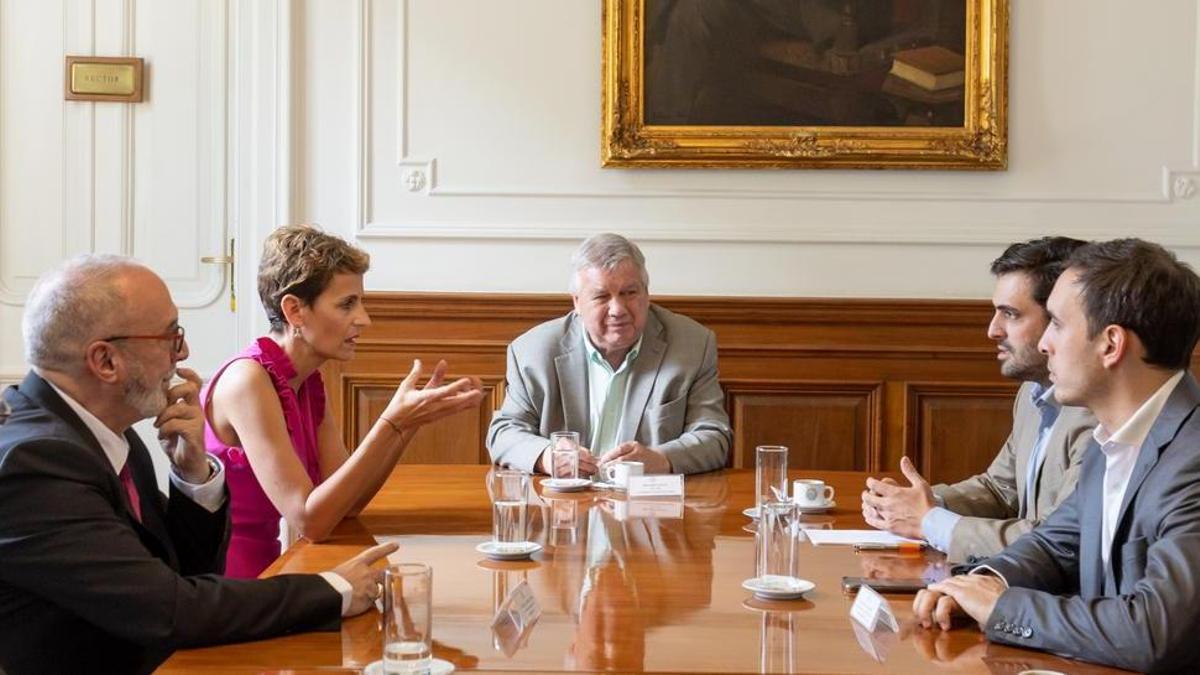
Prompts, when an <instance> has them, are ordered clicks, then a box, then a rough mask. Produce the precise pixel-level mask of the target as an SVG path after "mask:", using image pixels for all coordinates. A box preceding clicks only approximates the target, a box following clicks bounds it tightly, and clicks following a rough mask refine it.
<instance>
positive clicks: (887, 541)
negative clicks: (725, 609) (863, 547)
mask: <svg viewBox="0 0 1200 675" xmlns="http://www.w3.org/2000/svg"><path fill="white" fill-rule="evenodd" d="M804 534H805V535H807V536H808V540H809V541H811V542H812V543H813V544H814V545H815V546H821V545H822V544H842V545H846V546H852V545H854V544H884V545H896V544H903V543H912V544H920V543H922V542H921V540H920V539H907V538H905V537H898V536H896V535H894V534H892V533H891V532H884V531H883V530H804Z"/></svg>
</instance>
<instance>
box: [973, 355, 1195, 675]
mask: <svg viewBox="0 0 1200 675" xmlns="http://www.w3.org/2000/svg"><path fill="white" fill-rule="evenodd" d="M1197 406H1200V386H1198V385H1197V383H1196V380H1195V379H1194V378H1193V377H1192V376H1191V375H1190V374H1189V375H1185V376H1184V378H1183V379H1182V380H1181V381H1180V382H1179V384H1178V385H1177V386H1176V387H1175V390H1174V391H1173V392H1172V393H1171V396H1170V398H1169V399H1168V400H1167V404H1166V406H1165V407H1164V408H1163V410H1162V412H1161V413H1159V416H1158V419H1157V420H1156V421H1155V423H1154V426H1153V427H1152V428H1151V430H1150V434H1149V435H1148V436H1147V437H1146V440H1145V442H1144V443H1143V444H1142V447H1141V449H1140V451H1139V454H1138V458H1137V462H1136V464H1135V465H1134V468H1133V474H1132V475H1131V476H1130V478H1129V486H1128V487H1127V488H1126V490H1125V497H1124V499H1123V500H1122V502H1121V510H1120V515H1119V517H1118V520H1117V525H1116V527H1115V529H1114V534H1113V542H1112V548H1111V549H1110V550H1111V555H1110V557H1109V562H1108V564H1107V565H1104V563H1103V561H1102V558H1101V555H1100V547H1101V540H1102V533H1101V527H1102V520H1101V519H1102V514H1103V504H1104V492H1103V491H1104V467H1105V458H1104V453H1102V452H1101V451H1100V449H1099V447H1098V446H1096V445H1095V443H1093V445H1092V447H1090V448H1089V449H1088V450H1087V453H1086V454H1085V456H1084V460H1083V469H1082V470H1081V472H1080V476H1079V484H1078V486H1077V488H1076V490H1075V492H1074V493H1073V494H1072V495H1071V496H1070V497H1069V498H1067V500H1066V501H1065V502H1063V503H1062V505H1061V506H1060V507H1059V508H1058V509H1057V510H1056V511H1055V512H1054V513H1052V514H1050V517H1049V518H1047V519H1046V520H1045V521H1043V522H1042V524H1041V525H1040V526H1039V527H1037V528H1036V529H1034V530H1033V531H1032V532H1030V533H1029V534H1028V535H1026V536H1024V537H1022V538H1021V539H1018V540H1017V541H1016V543H1014V544H1013V545H1011V546H1009V547H1008V548H1007V549H1005V550H1004V551H1003V552H1001V553H1000V554H999V555H997V556H996V557H994V558H990V559H988V560H987V561H985V562H984V564H985V565H987V566H989V567H991V568H992V569H993V570H995V571H997V572H999V573H1000V574H1001V575H1003V576H1004V578H1005V580H1006V581H1008V584H1009V590H1007V591H1005V593H1004V594H1003V595H1001V596H1000V601H999V602H998V603H997V604H996V608H995V610H994V611H993V612H992V615H991V616H990V617H988V620H987V623H986V625H985V628H986V630H987V636H988V638H989V639H991V640H994V641H997V642H1007V643H1009V644H1015V645H1019V646H1022V647H1035V648H1038V649H1045V650H1048V651H1052V652H1055V653H1059V654H1065V655H1067V656H1072V657H1075V658H1080V659H1085V660H1088V661H1095V662H1097V663H1103V664H1106V665H1113V666H1118V667H1121V668H1129V669H1131V670H1140V671H1166V670H1185V671H1188V672H1197V670H1200V642H1197V640H1196V631H1197V629H1198V628H1200V601H1198V600H1200V573H1197V570H1198V569H1200V415H1198V414H1196V408H1197Z"/></svg>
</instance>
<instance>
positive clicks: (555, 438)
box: [550, 431, 579, 479]
mask: <svg viewBox="0 0 1200 675" xmlns="http://www.w3.org/2000/svg"><path fill="white" fill-rule="evenodd" d="M550 467H551V471H552V472H553V476H554V477H555V478H570V479H575V478H579V434H578V433H576V432H574V431H556V432H554V433H552V434H550Z"/></svg>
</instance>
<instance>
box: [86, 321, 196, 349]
mask: <svg viewBox="0 0 1200 675" xmlns="http://www.w3.org/2000/svg"><path fill="white" fill-rule="evenodd" d="M183 335H184V331H183V326H176V327H175V328H174V329H172V330H170V331H168V332H166V333H163V334H162V335H114V336H112V337H107V338H104V342H113V341H115V340H171V341H172V342H171V353H172V354H178V353H179V352H182V351H183Z"/></svg>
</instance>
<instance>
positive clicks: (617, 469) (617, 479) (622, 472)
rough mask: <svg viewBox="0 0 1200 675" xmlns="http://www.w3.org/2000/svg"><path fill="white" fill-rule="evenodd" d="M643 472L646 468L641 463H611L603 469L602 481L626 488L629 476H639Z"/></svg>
mask: <svg viewBox="0 0 1200 675" xmlns="http://www.w3.org/2000/svg"><path fill="white" fill-rule="evenodd" d="M645 472H646V467H645V465H644V464H642V463H641V462H613V463H612V464H609V465H608V466H606V467H604V480H606V481H608V482H609V483H615V484H616V485H617V486H618V487H623V488H627V487H629V477H630V476H641V475H642V474H644V473H645Z"/></svg>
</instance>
